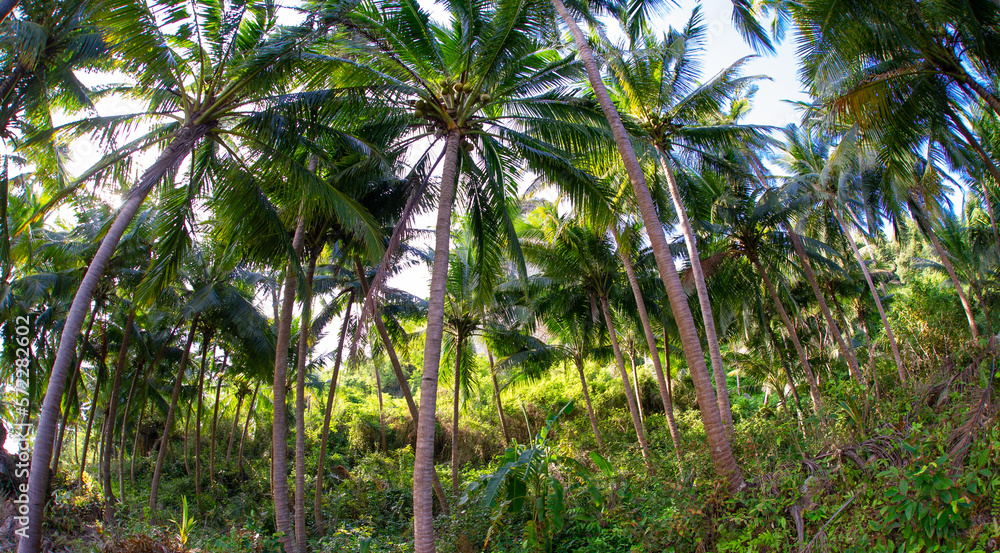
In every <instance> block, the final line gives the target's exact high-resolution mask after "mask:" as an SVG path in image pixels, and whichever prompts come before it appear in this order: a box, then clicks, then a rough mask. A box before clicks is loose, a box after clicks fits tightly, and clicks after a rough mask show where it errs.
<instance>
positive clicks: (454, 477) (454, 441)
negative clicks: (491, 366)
mask: <svg viewBox="0 0 1000 553" xmlns="http://www.w3.org/2000/svg"><path fill="white" fill-rule="evenodd" d="M464 340H465V338H464V337H463V336H462V335H461V334H460V335H459V336H458V339H457V341H456V343H455V388H454V391H455V395H454V400H453V401H452V413H451V417H452V418H451V493H452V495H454V496H455V497H458V489H459V487H460V486H459V478H458V414H459V401H460V400H461V398H462V345H463V342H464Z"/></svg>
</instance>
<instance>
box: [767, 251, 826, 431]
mask: <svg viewBox="0 0 1000 553" xmlns="http://www.w3.org/2000/svg"><path fill="white" fill-rule="evenodd" d="M750 262H751V263H753V266H754V268H756V269H757V274H759V275H760V278H761V280H763V281H764V288H766V289H767V295H768V296H770V297H771V302H772V303H774V308H775V309H776V310H777V311H778V315H779V316H781V321H782V322H783V323H784V325H785V330H786V331H787V332H788V337H789V338H791V339H792V345H794V346H795V351H796V353H798V354H799V359H800V360H801V361H802V369H803V370H804V371H805V373H806V380H807V381H808V383H809V395H810V396H811V397H812V401H813V411H815V412H816V414H819V413H820V411H822V410H823V400H822V398H820V395H819V386H818V385H817V384H816V375H815V374H813V371H812V367H811V366H810V365H809V356H808V355H806V350H805V348H803V347H802V342H801V341H799V333H798V332H797V331H796V330H795V326H794V325H793V324H792V321H791V320H790V319H789V318H788V313H787V312H786V311H785V306H784V305H782V303H781V298H780V297H778V291H777V290H776V289H775V288H774V283H773V282H771V277H769V276H768V274H767V271H765V270H764V267H763V266H762V265H761V263H760V260H758V259H757V257H756V256H750Z"/></svg>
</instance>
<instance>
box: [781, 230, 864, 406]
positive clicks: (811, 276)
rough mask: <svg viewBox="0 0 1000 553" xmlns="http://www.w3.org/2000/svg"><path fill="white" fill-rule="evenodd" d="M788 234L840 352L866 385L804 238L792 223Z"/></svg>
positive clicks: (855, 377) (855, 378)
mask: <svg viewBox="0 0 1000 553" xmlns="http://www.w3.org/2000/svg"><path fill="white" fill-rule="evenodd" d="M788 236H789V238H791V240H792V247H794V248H795V255H796V256H797V257H798V258H799V262H800V263H802V271H803V272H805V274H806V280H808V281H809V287H810V288H812V291H813V295H814V296H816V303H818V304H819V308H820V310H821V311H822V312H823V317H824V318H825V319H826V325H827V327H829V329H830V332H831V333H833V338H834V340H836V341H837V346H838V347H839V348H840V353H841V354H843V356H844V360H845V361H847V366H848V367H849V368H850V371H851V375H852V376H853V377H854V380H856V381H857V382H858V384H861V386H862V387H864V386H866V384H865V377H864V375H862V374H861V370H860V369H859V368H858V358H857V357H855V356H854V350H853V349H852V348H850V347H848V346H847V342H845V341H844V336H843V335H842V334H841V333H840V327H839V326H838V325H837V321H835V320H833V314H832V313H830V306H829V305H827V304H826V297H825V296H823V292H822V290H820V289H819V283H818V282H816V273H814V272H813V270H812V264H811V263H809V258H808V257H806V249H805V247H804V246H803V245H802V238H801V237H800V236H799V235H798V233H796V232H795V229H793V228H792V227H791V225H789V226H788Z"/></svg>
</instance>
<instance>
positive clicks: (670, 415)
mask: <svg viewBox="0 0 1000 553" xmlns="http://www.w3.org/2000/svg"><path fill="white" fill-rule="evenodd" d="M663 363H664V367H663V368H664V369H665V371H666V377H667V399H668V400H670V404H669V406H668V407H667V426H668V427H670V437H671V438H673V437H674V436H677V438H676V440H677V454H678V456H679V455H680V442H681V433H680V431H679V430H678V429H677V419H675V418H674V389H673V376H671V374H670V342H668V341H667V329H666V327H664V329H663Z"/></svg>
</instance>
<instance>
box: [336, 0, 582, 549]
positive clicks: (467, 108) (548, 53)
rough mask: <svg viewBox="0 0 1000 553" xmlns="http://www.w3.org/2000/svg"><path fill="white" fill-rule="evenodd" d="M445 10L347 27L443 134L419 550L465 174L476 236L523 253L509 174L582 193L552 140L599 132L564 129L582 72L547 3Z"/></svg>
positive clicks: (420, 463)
mask: <svg viewBox="0 0 1000 553" xmlns="http://www.w3.org/2000/svg"><path fill="white" fill-rule="evenodd" d="M446 6H447V8H448V10H449V14H450V15H451V18H452V21H451V22H449V23H448V24H444V25H439V24H436V23H433V22H432V21H431V20H430V16H429V15H428V13H427V11H426V10H424V9H423V8H422V7H421V6H420V5H419V4H418V3H417V2H416V1H414V0H391V1H387V2H383V3H380V4H371V5H368V4H364V5H362V6H361V7H360V8H359V9H357V10H355V11H354V12H351V13H350V14H349V15H348V16H347V17H346V22H345V24H346V25H348V26H349V27H350V28H352V29H353V30H354V31H356V32H357V33H358V34H360V35H361V36H363V37H365V38H366V39H368V40H369V42H371V43H372V44H373V46H374V52H373V53H372V54H371V55H370V56H365V58H364V60H363V62H364V63H365V64H366V65H367V66H368V67H370V68H371V74H370V78H372V79H375V80H376V82H377V83H378V84H379V86H378V87H377V88H378V89H381V90H385V92H386V94H388V95H391V96H392V97H393V98H394V99H396V100H398V101H399V103H400V104H401V105H405V103H406V102H408V101H410V102H412V105H413V108H415V109H414V116H415V117H416V120H417V121H418V122H420V123H419V124H420V126H419V127H417V130H422V129H426V132H418V133H417V134H416V135H415V138H421V137H425V136H427V137H429V136H436V137H437V138H438V139H444V142H445V144H444V148H443V149H444V154H443V159H442V162H441V170H440V171H441V173H440V179H441V181H440V182H441V184H440V192H439V196H438V214H437V220H436V227H435V228H436V232H435V244H434V259H435V260H436V261H437V262H436V263H435V264H434V268H433V272H432V276H431V288H430V299H429V302H428V312H427V332H426V335H425V336H426V339H425V349H424V360H423V373H422V374H423V381H422V385H421V387H420V413H419V414H420V417H419V421H418V425H417V447H416V460H415V463H414V479H413V480H414V481H413V486H414V487H413V496H414V497H413V504H414V548H415V550H416V551H417V552H419V553H425V552H428V551H434V532H433V523H432V520H433V513H432V497H431V485H430V481H431V479H432V475H431V473H432V471H433V445H434V443H433V442H434V420H435V408H436V407H435V406H436V398H437V382H438V366H439V364H440V360H441V344H442V336H443V332H444V300H445V296H446V284H447V277H448V252H449V243H450V228H451V216H452V211H453V208H454V205H455V196H456V188H457V184H458V179H459V175H460V173H463V174H464V175H467V176H466V177H465V178H464V181H465V182H466V183H467V185H468V186H467V187H466V190H467V192H468V196H469V199H470V205H472V206H473V211H474V212H476V213H477V215H476V221H477V222H475V223H473V227H474V228H475V229H476V233H477V236H476V239H477V240H478V241H480V242H481V243H482V244H485V243H486V242H487V241H489V240H493V241H494V243H495V244H496V246H495V247H497V248H498V249H499V251H503V250H504V249H506V250H507V251H509V252H515V253H516V251H517V247H516V243H517V242H516V237H515V236H513V234H512V229H513V225H511V224H510V223H509V215H508V213H507V210H506V200H505V197H506V196H507V194H508V191H507V190H506V187H507V185H508V182H509V181H508V180H507V176H508V175H510V174H512V172H514V171H516V170H517V169H518V168H521V167H525V166H528V167H530V168H532V169H533V170H535V171H536V172H540V173H543V174H544V173H552V172H560V173H562V174H563V175H564V178H563V180H564V182H565V183H566V184H567V186H572V187H574V189H575V191H576V194H577V196H578V197H580V196H583V195H584V193H585V191H587V190H589V188H590V187H591V185H592V180H591V179H589V178H587V177H586V175H584V174H582V173H581V172H580V171H578V170H577V169H575V168H574V167H573V166H572V165H571V163H570V159H569V156H568V155H566V154H563V153H561V152H557V151H556V150H555V149H554V148H553V147H552V146H551V144H550V143H551V141H552V140H554V139H558V140H560V141H564V142H571V141H572V142H575V143H576V144H577V145H582V144H584V143H585V142H586V140H587V139H588V138H592V137H593V136H594V135H595V134H596V133H591V132H583V131H580V130H579V129H580V126H578V125H576V126H574V125H560V124H559V120H560V119H562V118H565V117H570V116H574V112H575V110H573V109H572V106H574V105H575V104H577V103H578V102H577V101H576V99H575V98H573V97H572V95H571V94H569V93H568V91H567V90H565V89H562V88H555V87H560V86H564V85H566V84H569V82H570V77H571V76H572V75H573V73H574V72H575V71H576V68H577V66H576V64H575V63H574V62H573V60H572V58H570V57H562V56H560V55H558V54H557V53H556V52H554V51H552V50H551V49H548V48H546V47H545V46H544V45H542V44H541V43H540V42H539V40H538V39H539V38H540V37H541V34H542V30H543V28H542V26H541V25H540V24H539V21H540V18H539V17H537V16H538V10H539V5H538V4H536V3H530V2H529V3H513V2H507V1H503V2H499V3H485V2H482V3H481V2H460V1H457V0H456V1H453V2H448V3H447V4H446ZM452 22H454V23H456V24H455V25H452V24H451V23H452ZM567 104H568V105H569V108H570V109H567ZM560 116H561V117H560ZM577 117H578V116H577ZM480 163H481V164H482V165H479V164H480ZM487 233H491V234H492V236H488V235H487ZM389 253H391V252H389ZM515 257H517V256H516V255H515ZM376 280H377V279H376ZM376 284H378V282H376Z"/></svg>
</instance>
